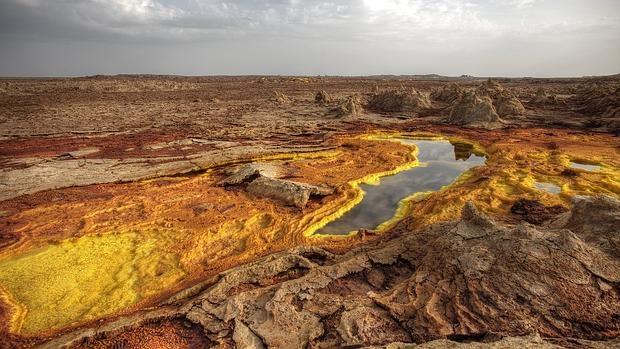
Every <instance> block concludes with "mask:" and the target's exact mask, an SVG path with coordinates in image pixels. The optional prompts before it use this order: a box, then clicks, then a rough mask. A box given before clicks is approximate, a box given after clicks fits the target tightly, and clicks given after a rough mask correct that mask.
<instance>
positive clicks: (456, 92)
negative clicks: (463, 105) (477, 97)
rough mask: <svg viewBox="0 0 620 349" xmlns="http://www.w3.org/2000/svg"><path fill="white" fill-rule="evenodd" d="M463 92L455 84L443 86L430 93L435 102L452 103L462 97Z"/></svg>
mask: <svg viewBox="0 0 620 349" xmlns="http://www.w3.org/2000/svg"><path fill="white" fill-rule="evenodd" d="M463 93H464V90H463V89H462V88H461V86H459V85H458V84H456V83H451V84H448V85H444V86H442V87H441V89H438V90H435V91H433V92H432V93H431V98H432V99H434V100H436V101H441V102H447V103H452V102H454V101H456V100H458V99H459V98H461V96H462V95H463Z"/></svg>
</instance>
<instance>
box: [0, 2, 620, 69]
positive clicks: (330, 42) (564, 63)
mask: <svg viewBox="0 0 620 349" xmlns="http://www.w3.org/2000/svg"><path fill="white" fill-rule="evenodd" d="M619 42H620V2H618V1H616V0H591V1H586V0H565V1H562V2H558V1H552V0H500V1H491V0H478V1H475V0H470V1H461V0H342V1H320V0H305V1H303V0H266V1H259V0H231V1H219V0H203V1H200V0H3V1H0V47H1V48H2V49H1V50H0V74H2V75H83V74H95V73H172V74H192V75H201V74H250V73H255V74H381V73H394V74H415V73H434V72H436V73H443V74H455V75H458V74H477V75H542V76H550V75H556V76H559V75H585V74H608V73H616V72H618V71H620V69H619V68H620V66H619V64H618V63H617V62H620V48H618V47H619V45H618V43H619Z"/></svg>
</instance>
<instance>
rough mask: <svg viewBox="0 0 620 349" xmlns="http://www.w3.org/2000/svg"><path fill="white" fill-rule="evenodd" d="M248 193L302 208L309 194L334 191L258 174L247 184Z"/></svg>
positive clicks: (321, 194) (327, 193) (323, 194)
mask: <svg viewBox="0 0 620 349" xmlns="http://www.w3.org/2000/svg"><path fill="white" fill-rule="evenodd" d="M247 190H248V192H249V193H252V194H254V195H256V196H260V197H266V198H270V199H274V200H279V201H281V202H283V203H285V204H286V205H290V206H295V207H297V208H300V209H303V208H304V207H306V204H307V203H308V200H309V199H310V196H313V195H314V196H325V195H330V194H332V193H333V192H334V190H333V189H332V188H329V187H324V186H316V185H311V184H306V183H299V182H293V181H287V180H283V179H274V178H269V177H264V176H260V177H258V178H257V179H255V180H253V181H251V182H250V184H248V188H247Z"/></svg>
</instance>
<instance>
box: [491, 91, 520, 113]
mask: <svg viewBox="0 0 620 349" xmlns="http://www.w3.org/2000/svg"><path fill="white" fill-rule="evenodd" d="M495 106H496V109H497V114H498V115H499V116H500V117H506V116H519V115H523V114H525V107H524V106H523V104H522V103H521V101H520V100H519V99H518V98H517V97H515V96H514V95H513V94H512V93H509V92H508V91H504V92H502V93H500V94H499V95H498V96H497V100H496V102H495Z"/></svg>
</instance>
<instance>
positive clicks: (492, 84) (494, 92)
mask: <svg viewBox="0 0 620 349" xmlns="http://www.w3.org/2000/svg"><path fill="white" fill-rule="evenodd" d="M476 94H478V95H479V96H488V97H489V98H491V101H492V102H493V106H494V107H495V110H496V111H497V114H498V115H499V116H500V117H506V116H519V115H523V114H525V107H524V106H523V104H522V103H521V101H520V100H519V98H517V96H515V95H514V93H512V92H511V91H509V90H506V89H504V87H503V86H502V85H501V84H500V83H499V82H497V81H495V80H491V79H489V80H487V81H485V82H483V83H482V84H480V85H479V86H478V87H477V88H476Z"/></svg>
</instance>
